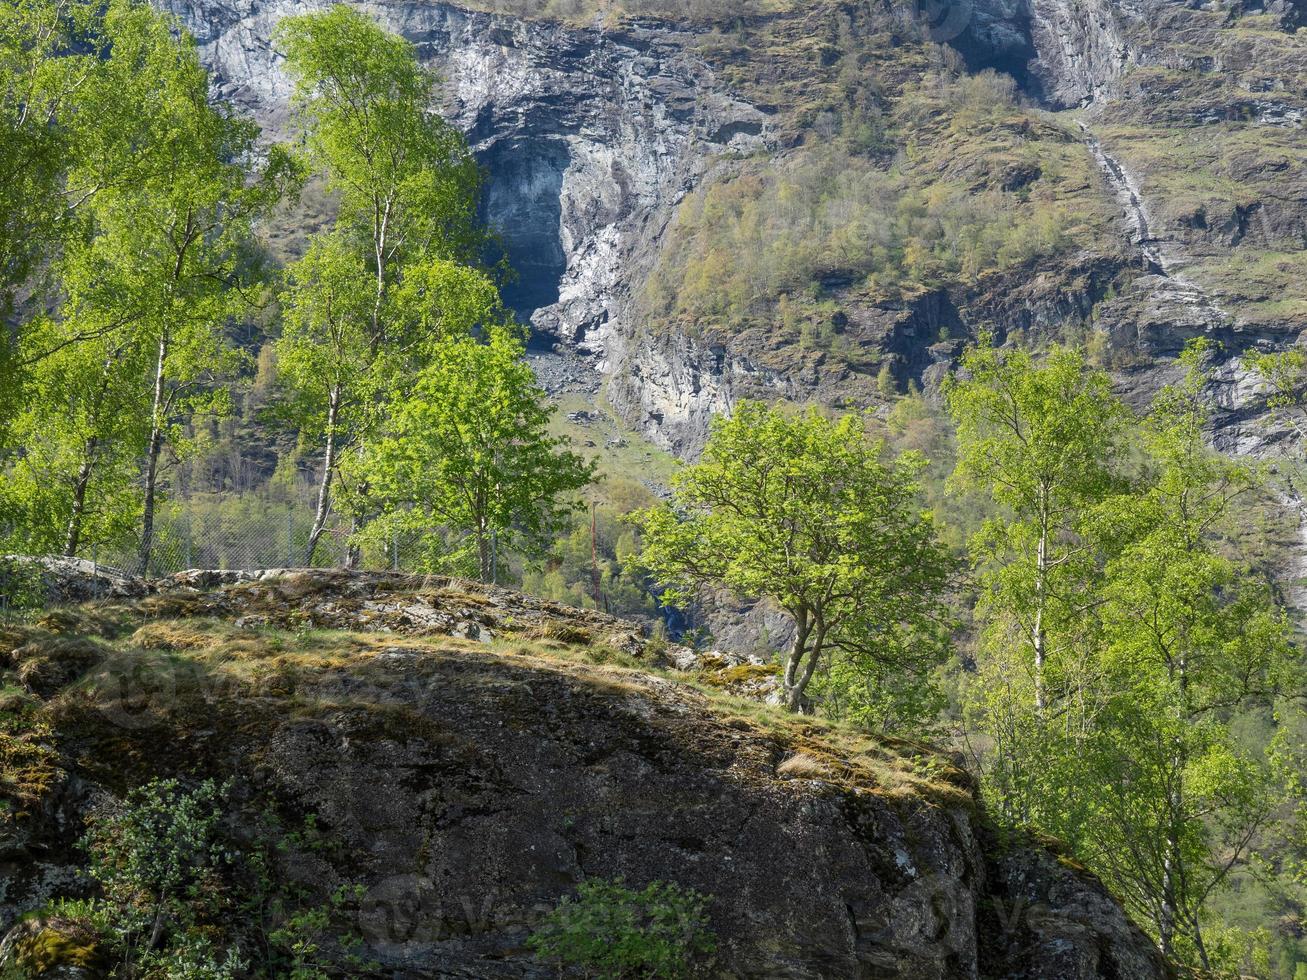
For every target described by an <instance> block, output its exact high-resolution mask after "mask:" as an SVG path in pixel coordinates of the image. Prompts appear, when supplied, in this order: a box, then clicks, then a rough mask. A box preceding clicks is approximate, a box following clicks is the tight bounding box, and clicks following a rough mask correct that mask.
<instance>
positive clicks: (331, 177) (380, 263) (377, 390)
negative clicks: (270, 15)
mask: <svg viewBox="0 0 1307 980" xmlns="http://www.w3.org/2000/svg"><path fill="white" fill-rule="evenodd" d="M277 40H278V43H279V44H280V45H281V46H282V48H283V50H284V52H285V55H286V64H287V70H288V71H289V73H290V75H291V77H292V78H293V79H294V80H295V86H296V87H295V101H296V104H297V106H298V108H299V113H300V120H301V123H302V125H303V126H304V130H305V137H306V141H307V144H308V147H309V157H310V160H311V162H312V164H313V166H314V168H315V169H316V170H317V171H318V172H320V173H322V174H323V175H325V177H326V179H327V185H328V188H329V189H330V190H331V191H333V192H334V193H335V194H336V196H337V198H338V202H339V207H338V212H337V217H336V225H335V228H334V229H333V230H332V231H330V232H327V233H323V234H322V235H320V236H319V237H318V239H317V240H316V241H315V242H314V243H313V244H312V245H311V247H310V248H309V250H308V253H307V255H305V257H304V258H303V259H301V260H300V262H298V263H297V264H296V265H295V266H293V267H292V269H291V270H290V272H289V275H288V277H287V290H286V294H285V303H286V309H287V317H286V324H287V329H286V331H285V332H284V333H283V335H282V338H281V340H280V341H279V343H278V348H277V353H278V358H279V361H280V362H281V364H282V382H283V384H284V386H285V388H286V392H287V396H288V397H287V399H286V407H287V408H288V409H289V415H290V417H291V419H292V420H293V421H294V422H295V424H296V425H297V427H298V428H299V431H300V434H301V437H302V440H303V441H304V442H305V443H307V444H309V445H320V446H321V447H322V451H323V465H322V477H321V482H320V484H319V491H318V502H317V508H316V514H315V517H314V523H313V528H312V530H311V531H310V533H309V540H308V544H307V548H306V561H307V563H308V564H312V563H313V560H314V556H315V554H316V552H317V546H318V541H319V539H320V537H321V535H322V533H323V531H324V530H325V528H326V522H327V519H328V516H329V514H330V512H331V509H332V505H333V483H334V482H335V480H336V478H337V476H338V474H339V472H340V469H341V465H342V460H343V453H344V452H345V450H348V449H350V448H351V447H354V446H356V445H360V446H361V445H363V444H364V443H366V442H367V440H368V439H370V438H371V437H372V436H373V435H374V433H375V432H376V429H377V425H378V424H379V422H380V421H381V420H383V419H384V418H385V417H386V412H387V409H388V405H389V403H390V401H391V399H392V398H393V397H394V396H395V395H396V394H397V393H399V392H402V391H404V390H405V388H406V387H407V385H408V383H409V380H410V379H411V378H412V376H413V374H414V372H416V371H417V370H419V369H420V368H421V367H422V366H423V365H425V364H427V363H429V361H430V358H431V357H432V354H433V350H432V346H431V345H432V344H434V343H437V342H439V341H440V340H441V339H443V338H444V337H445V336H448V335H450V334H453V333H462V334H466V333H467V332H468V331H470V330H471V329H473V328H474V327H477V326H480V325H482V324H485V325H489V324H491V323H497V322H500V321H501V320H502V319H503V314H502V311H501V310H500V307H499V300H498V295H497V292H496V290H495V288H494V284H493V283H492V282H491V281H490V280H489V279H488V278H487V277H486V276H485V275H483V274H482V273H480V272H478V271H476V270H474V269H473V268H470V267H468V264H469V263H475V262H476V261H477V259H478V258H479V255H480V252H481V250H482V248H483V246H484V245H485V242H486V237H485V234H484V232H483V230H482V229H481V227H480V225H479V224H478V222H477V213H476V203H477V190H478V184H479V180H480V175H479V173H478V171H477V167H476V163H475V161H474V159H473V158H472V155H471V153H470V151H469V150H468V148H467V144H466V143H465V142H464V140H463V137H462V135H461V134H460V133H459V132H458V131H457V130H456V129H455V128H454V127H453V126H451V125H450V124H449V123H448V122H446V121H445V120H444V119H442V118H441V117H440V116H438V115H436V114H434V113H432V112H430V111H428V110H429V106H430V105H431V103H432V101H433V100H434V98H435V78H434V76H433V75H431V74H430V73H429V72H428V71H426V70H425V69H424V68H423V67H422V66H421V65H420V64H419V63H418V61H417V56H416V53H415V52H414V50H413V46H412V45H411V44H410V43H409V42H408V41H406V40H404V39H403V38H400V37H398V36H397V35H394V34H390V33H388V32H386V31H384V30H382V29H381V28H380V27H378V26H377V25H376V23H375V22H373V21H372V20H371V19H370V18H368V17H367V16H365V15H363V14H361V13H359V12H357V11H355V10H353V9H351V8H349V7H346V6H345V5H343V4H341V5H337V6H335V7H332V8H331V9H330V10H328V11H325V12H321V13H312V14H304V15H301V16H298V17H290V18H287V19H286V20H284V21H282V22H281V25H280V27H279V29H278V34H277ZM306 448H307V447H306ZM352 490H353V499H352V501H351V509H352V510H353V517H354V519H355V521H356V522H358V521H366V520H367V519H369V518H371V517H372V516H373V511H374V510H375V509H376V506H377V505H376V504H374V503H372V502H369V501H368V500H367V493H366V490H367V488H366V486H364V485H362V484H360V483H358V482H357V481H355V482H354V483H353V486H352Z"/></svg>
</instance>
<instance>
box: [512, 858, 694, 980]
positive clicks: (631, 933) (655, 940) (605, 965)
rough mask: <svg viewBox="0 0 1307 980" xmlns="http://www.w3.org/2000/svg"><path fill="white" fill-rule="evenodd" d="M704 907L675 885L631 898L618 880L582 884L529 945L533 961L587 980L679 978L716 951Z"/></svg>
mask: <svg viewBox="0 0 1307 980" xmlns="http://www.w3.org/2000/svg"><path fill="white" fill-rule="evenodd" d="M707 906H708V900H707V899H706V898H705V897H704V896H703V895H700V894H699V893H698V892H695V891H692V890H690V889H687V888H682V887H681V886H679V885H677V884H675V883H674V882H667V881H655V882H652V883H651V884H649V885H648V886H646V887H645V888H643V889H641V890H640V891H635V890H633V889H630V888H627V887H626V886H625V885H623V884H622V883H621V882H620V881H601V880H592V881H587V882H584V883H583V884H582V885H581V886H580V887H579V888H578V889H577V890H576V897H575V898H565V899H563V901H562V903H561V904H560V905H559V906H558V907H557V908H556V909H554V910H553V911H552V912H550V913H549V915H547V916H546V917H545V919H544V921H543V922H542V923H541V925H540V927H539V928H538V929H537V930H536V931H535V932H534V933H532V934H531V938H530V939H529V940H528V944H529V945H530V946H531V948H532V949H533V950H534V951H535V953H536V955H537V956H539V957H540V958H542V959H544V960H547V961H550V962H553V963H557V964H560V965H562V966H567V967H579V968H581V969H582V970H584V971H586V974H587V975H593V976H603V977H616V978H620V977H664V978H669V980H671V978H679V977H686V976H690V975H691V971H692V970H693V969H694V967H695V965H696V962H697V961H698V962H701V961H702V960H703V959H704V958H705V957H707V956H709V955H710V954H712V953H713V952H714V951H715V950H716V948H717V939H716V937H715V936H714V935H713V933H712V931H711V929H710V928H709V923H708V915H707Z"/></svg>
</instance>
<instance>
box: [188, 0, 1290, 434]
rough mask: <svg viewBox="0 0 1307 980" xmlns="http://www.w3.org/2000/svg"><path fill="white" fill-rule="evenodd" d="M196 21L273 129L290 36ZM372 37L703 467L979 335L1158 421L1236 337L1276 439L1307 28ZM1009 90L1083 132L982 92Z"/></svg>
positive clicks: (758, 10)
mask: <svg viewBox="0 0 1307 980" xmlns="http://www.w3.org/2000/svg"><path fill="white" fill-rule="evenodd" d="M170 6H171V7H172V9H173V10H175V11H176V12H177V13H178V14H179V15H180V16H181V18H182V20H183V22H184V23H186V24H187V26H188V27H189V28H190V29H191V30H192V31H194V32H195V33H196V35H197V36H198V38H199V39H200V41H201V44H202V47H203V50H204V53H205V57H206V59H207V60H208V62H209V63H210V65H211V67H212V68H213V69H214V71H215V73H216V75H217V78H218V81H219V87H220V91H221V92H222V94H223V95H224V96H227V97H229V98H232V99H233V100H234V101H236V102H237V103H238V104H240V105H243V106H246V107H247V108H249V109H251V110H253V111H255V112H256V113H257V114H258V115H259V116H260V117H261V118H262V119H263V120H264V121H265V122H266V123H269V124H270V125H272V126H273V127H274V128H275V127H276V126H277V124H278V123H279V121H280V120H281V118H282V117H283V114H284V108H285V100H286V96H287V87H286V83H285V80H284V78H283V77H282V76H281V75H280V74H279V73H278V71H277V68H276V62H275V58H274V56H273V55H272V53H271V50H270V48H269V42H268V38H269V37H270V36H271V32H272V30H273V27H274V25H275V23H276V21H277V20H278V19H279V18H280V17H281V16H283V15H284V14H285V13H287V12H288V11H289V10H290V9H291V7H292V5H291V4H289V3H282V2H277V0H272V2H269V0H241V2H233V0H198V2H196V0H191V2H185V3H183V2H180V0H170ZM293 6H294V7H295V9H300V7H301V5H293ZM494 6H498V7H501V8H508V9H512V10H514V11H518V12H519V13H520V12H522V11H528V12H529V11H532V10H537V11H538V10H539V9H540V8H539V7H538V6H537V5H531V4H517V3H508V4H503V3H498V4H494ZM664 7H666V8H667V10H666V11H664V9H663V8H664ZM372 9H374V10H375V11H376V12H378V13H379V14H380V15H381V16H382V18H383V19H384V20H386V21H387V22H388V23H389V24H391V25H392V26H394V27H396V28H397V29H399V30H401V31H403V32H404V33H405V34H406V35H407V36H409V37H410V38H411V39H413V40H414V41H415V42H416V43H418V44H419V47H420V50H421V51H422V52H423V53H424V55H426V56H428V57H429V58H430V59H431V61H432V62H433V63H436V64H438V65H439V66H440V67H441V70H442V71H443V73H444V75H445V77H446V79H447V86H446V93H447V103H448V104H447V106H446V110H447V111H448V112H450V113H451V114H452V115H453V117H454V118H456V119H457V120H458V121H459V123H460V124H461V125H462V126H463V127H464V128H465V129H466V131H467V132H468V133H469V136H470V138H471V140H472V141H473V143H474V145H475V146H476V148H477V151H478V153H479V155H480V157H481V159H482V160H483V161H484V162H485V164H486V166H487V168H488V173H489V185H488V188H487V193H486V201H485V207H486V213H487V216H488V218H489V220H490V221H491V223H492V224H494V225H495V226H496V227H497V228H498V229H499V230H500V231H501V232H502V233H503V235H504V238H505V239H506V242H507V246H508V252H509V256H510V258H511V259H512V260H513V262H514V264H515V265H516V266H517V268H518V270H519V273H520V279H519V281H518V282H517V283H516V284H515V285H513V286H512V287H510V290H509V294H510V298H511V300H512V301H513V303H514V304H515V306H516V307H517V308H518V309H519V310H520V311H521V312H522V314H523V316H530V317H531V318H532V320H533V322H534V324H535V325H536V328H537V330H539V331H540V332H541V333H542V335H544V336H545V337H548V338H556V339H561V340H563V341H565V342H567V343H569V344H575V345H579V347H580V349H581V350H582V351H583V352H589V353H591V354H592V355H593V358H592V363H593V365H594V367H595V369H596V370H598V371H599V372H601V373H603V374H604V375H605V376H607V377H608V378H609V380H610V381H611V384H610V387H609V395H610V399H611V402H612V404H613V405H614V406H615V407H616V408H617V409H618V411H619V412H620V413H621V414H622V415H623V417H624V418H625V420H626V421H627V422H628V423H629V424H631V425H633V426H635V427H636V428H638V429H640V430H641V431H643V432H645V433H646V434H648V435H649V436H651V437H652V438H653V439H655V440H656V441H657V442H659V443H660V444H661V445H663V446H665V447H668V448H671V449H673V450H674V451H678V452H692V451H694V449H695V448H696V447H697V446H698V445H699V444H700V443H701V441H702V438H703V434H704V431H705V426H706V421H707V419H708V418H709V417H710V415H711V414H712V412H713V411H717V410H721V409H722V408H725V407H728V406H729V404H730V403H731V402H732V400H733V399H735V398H738V397H741V396H745V395H762V396H765V397H790V398H809V397H817V398H820V399H822V400H824V401H827V402H831V403H835V404H867V403H874V402H875V401H876V400H877V398H878V397H880V392H881V391H882V390H883V389H884V388H885V385H884V383H883V382H882V383H881V384H880V385H877V384H876V383H875V380H876V378H877V376H878V375H879V374H880V373H881V372H882V369H887V370H888V371H889V375H890V377H891V379H892V382H893V385H894V386H895V387H899V388H901V387H902V386H903V385H904V384H906V383H907V382H909V381H911V380H917V381H922V380H925V381H926V382H927V383H929V382H930V381H931V380H932V379H933V378H935V377H937V376H938V375H939V373H940V371H941V367H940V365H946V364H947V363H948V362H949V360H950V358H951V357H952V355H953V353H954V351H955V349H956V343H955V341H956V340H957V339H958V338H965V337H967V336H971V335H974V333H975V332H976V331H977V330H980V329H987V330H990V331H993V332H995V333H997V334H999V335H1000V336H1004V335H1006V334H1009V333H1011V332H1013V331H1022V332H1027V333H1028V332H1035V333H1043V334H1050V333H1051V334H1060V335H1069V336H1072V337H1077V338H1083V337H1084V336H1086V335H1087V333H1092V332H1098V333H1100V334H1101V335H1102V337H1103V342H1104V345H1105V346H1106V347H1107V348H1108V351H1107V353H1106V354H1105V355H1104V357H1105V360H1107V361H1108V362H1109V363H1111V364H1113V365H1114V366H1116V367H1118V368H1119V369H1121V370H1122V371H1123V372H1126V373H1125V374H1123V384H1124V385H1126V386H1127V387H1128V388H1130V389H1133V390H1135V391H1136V392H1138V393H1139V394H1140V395H1141V397H1143V396H1146V394H1147V392H1149V391H1151V390H1153V389H1154V388H1155V387H1156V385H1157V383H1158V381H1159V380H1160V379H1161V378H1162V377H1164V376H1165V370H1164V367H1165V363H1166V360H1167V358H1168V357H1169V356H1170V355H1172V354H1174V353H1175V351H1176V350H1178V349H1179V347H1180V346H1181V345H1182V344H1183V342H1184V341H1185V340H1186V339H1188V338H1189V337H1191V336H1195V335H1198V334H1212V335H1214V336H1216V337H1218V338H1219V339H1221V340H1222V341H1223V343H1224V344H1225V346H1226V351H1227V357H1228V358H1229V359H1230V367H1229V370H1228V371H1227V372H1226V374H1227V377H1228V381H1229V390H1228V391H1227V392H1225V394H1224V396H1223V400H1224V402H1225V403H1226V405H1227V408H1229V409H1230V415H1229V417H1228V418H1227V419H1226V420H1225V429H1226V431H1225V433H1224V435H1223V438H1224V440H1225V443H1226V444H1227V445H1230V446H1232V447H1238V448H1243V449H1256V447H1257V445H1258V444H1259V441H1260V439H1261V438H1262V436H1263V433H1262V432H1260V430H1257V429H1256V428H1255V427H1250V426H1249V425H1248V424H1247V423H1248V420H1247V419H1245V418H1244V417H1243V416H1244V412H1243V411H1242V409H1243V408H1244V405H1243V401H1244V400H1245V390H1246V388H1247V385H1246V384H1245V383H1244V380H1245V379H1244V378H1243V375H1242V374H1241V372H1240V369H1239V365H1238V362H1237V359H1236V358H1237V355H1238V353H1239V352H1240V351H1241V350H1242V349H1245V348H1246V347H1247V346H1248V345H1250V344H1259V345H1267V344H1270V345H1283V344H1288V343H1292V342H1293V341H1294V340H1295V338H1296V337H1297V335H1298V333H1299V331H1300V330H1301V328H1302V326H1303V323H1304V316H1307V298H1304V295H1303V292H1304V287H1303V282H1304V277H1303V276H1302V275H1301V272H1302V271H1303V261H1304V260H1303V255H1304V254H1307V252H1305V251H1304V246H1305V245H1307V225H1305V223H1304V221H1305V219H1304V208H1303V200H1304V194H1305V192H1307V188H1304V186H1303V184H1302V181H1303V176H1302V175H1303V172H1304V169H1303V164H1304V162H1305V161H1304V159H1303V154H1304V149H1303V145H1302V140H1301V138H1300V135H1299V134H1300V127H1301V122H1302V118H1303V111H1304V95H1303V90H1304V86H1303V81H1304V79H1303V75H1304V72H1305V71H1307V52H1304V50H1303V44H1304V42H1303V41H1302V40H1301V39H1300V38H1299V36H1298V35H1297V34H1296V33H1295V31H1296V28H1297V26H1298V24H1299V21H1300V20H1301V18H1302V10H1301V8H1300V6H1299V5H1297V4H1295V3H1289V2H1275V3H1271V4H1269V5H1267V6H1266V7H1265V8H1262V7H1257V8H1255V9H1254V7H1253V5H1251V4H1247V3H1242V2H1236V3H1219V4H1208V5H1205V6H1203V7H1201V8H1196V7H1194V6H1193V5H1191V4H1189V3H1186V2H1182V0H1132V2H1129V3H1106V2H1099V0H1093V2H1091V3H1088V4H1081V3H1075V4H1071V3H1065V2H1062V0H986V2H976V3H943V4H934V5H925V6H921V7H920V8H919V7H918V6H916V5H908V6H904V7H902V8H899V7H895V6H894V5H885V6H883V7H881V6H878V5H875V4H873V5H864V4H853V3H840V2H836V0H821V2H817V3H812V4H774V5H758V6H754V5H748V4H743V3H740V4H725V5H706V7H704V6H703V5H700V6H699V7H695V6H694V5H689V6H688V7H686V9H685V11H681V12H680V13H679V14H678V11H680V7H677V6H676V5H663V6H661V7H660V6H659V5H658V4H653V5H648V4H639V5H635V6H634V7H631V6H628V7H627V8H625V9H626V10H630V9H635V10H636V11H637V12H638V13H639V14H640V15H641V16H640V17H632V16H630V15H629V14H623V12H622V9H621V8H617V7H614V8H611V9H610V11H609V14H608V16H607V17H606V18H605V19H603V20H593V21H592V22H591V23H590V24H589V26H577V25H576V23H568V24H564V23H558V22H554V21H551V20H547V19H545V20H540V19H534V18H523V17H522V16H520V15H519V16H514V15H511V14H491V13H480V12H474V11H469V10H465V9H463V8H462V7H461V6H459V5H456V4H452V3H427V2H417V0H410V2H389V0H387V2H381V3H376V4H373V5H372ZM569 9H572V10H573V11H574V15H575V19H577V20H579V21H581V22H582V23H584V22H585V21H586V19H587V17H588V16H589V15H590V13H591V10H590V8H587V7H585V6H584V5H573V6H572V8H569ZM660 13H667V14H668V16H665V17H660V16H657V15H658V14H660ZM954 52H956V53H954ZM987 69H996V70H998V71H1001V72H1005V73H1007V74H1009V75H1010V76H1011V77H1012V78H1014V79H1015V80H1016V82H1017V83H1018V84H1019V85H1020V86H1021V87H1022V88H1023V90H1024V94H1023V95H1022V96H1021V98H1024V99H1027V100H1030V102H1031V104H1033V105H1034V106H1036V107H1039V106H1042V107H1046V108H1047V109H1050V110H1067V109H1074V108H1076V107H1080V110H1079V111H1078V113H1077V114H1073V115H1067V114H1065V113H1063V114H1060V115H1050V114H1048V113H1046V112H1043V111H1041V110H1040V109H1038V108H1023V107H1021V106H1019V105H1018V104H1017V102H1015V101H1013V100H1012V96H1011V95H1009V94H1006V93H1004V92H1002V91H1001V87H1000V88H999V89H995V88H994V87H993V86H990V89H989V90H986V89H985V87H984V86H981V87H980V88H976V87H974V86H973V87H971V88H968V87H967V83H966V75H967V73H968V72H976V71H982V70H987ZM823 154H824V155H823ZM841 177H842V179H843V181H844V183H843V184H841V183H840V182H839V180H840V178H841ZM796 188H798V189H800V191H801V190H802V189H803V188H809V189H813V188H815V189H813V190H811V195H812V200H810V201H806V202H805V201H804V200H803V199H802V194H801V193H797V194H796V191H795V189H796ZM687 195H688V197H687ZM787 195H788V196H787ZM782 198H784V203H780V202H781V200H782ZM796 198H797V202H796ZM705 207H707V208H708V209H709V212H708V213H710V214H711V215H712V221H713V227H712V228H710V229H709V231H711V232H713V234H707V233H705V232H704V230H703V227H702V224H703V217H702V216H703V214H704V213H705V212H704V208H705ZM760 219H761V220H760ZM723 227H725V228H728V229H729V231H730V234H727V235H723V234H722V233H721V231H720V229H721V228H723ZM714 235H715V236H716V237H714ZM787 236H788V237H787ZM778 242H779V244H777V243H778ZM805 245H806V246H807V250H806V252H805V249H804V246H805ZM782 252H783V254H780V253H782ZM771 253H777V255H776V256H773V257H772V258H769V257H768V256H769V255H771ZM796 256H797V258H796ZM696 276H697V277H698V281H696V279H695V277H696ZM1159 367H1160V369H1161V373H1160V374H1159Z"/></svg>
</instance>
